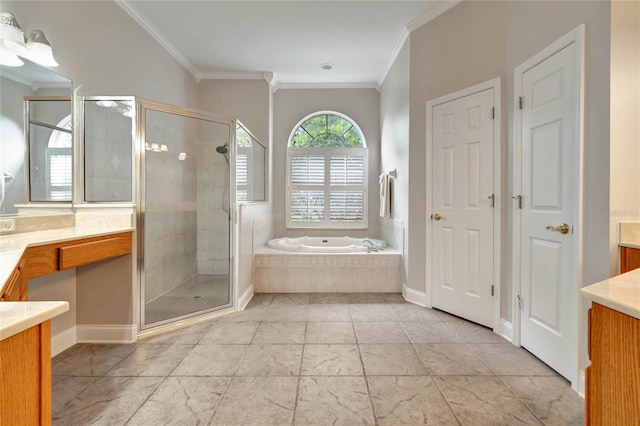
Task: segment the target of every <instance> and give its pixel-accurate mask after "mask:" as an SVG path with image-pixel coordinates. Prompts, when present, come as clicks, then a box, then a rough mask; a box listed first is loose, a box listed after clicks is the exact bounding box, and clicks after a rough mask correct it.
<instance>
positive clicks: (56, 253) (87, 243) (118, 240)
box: [27, 232, 133, 279]
mask: <svg viewBox="0 0 640 426" xmlns="http://www.w3.org/2000/svg"><path fill="white" fill-rule="evenodd" d="M132 234H133V233H132V232H123V233H120V234H113V235H105V236H103V237H92V238H83V239H78V240H75V241H65V242H62V243H56V244H47V245H44V246H36V247H29V248H28V249H27V264H28V265H29V268H28V271H29V273H28V278H29V279H31V278H37V277H41V276H43V275H48V274H52V273H54V272H58V271H61V270H63V269H70V268H75V267H76V266H81V265H85V264H87V263H91V262H98V261H101V260H105V259H108V258H110V257H116V256H121V255H123V254H127V253H131V247H132V246H131V244H132Z"/></svg>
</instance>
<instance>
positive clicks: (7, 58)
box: [0, 12, 27, 67]
mask: <svg viewBox="0 0 640 426" xmlns="http://www.w3.org/2000/svg"><path fill="white" fill-rule="evenodd" d="M26 52H27V46H26V45H25V44H24V31H22V28H21V27H20V24H18V21H17V20H16V17H15V16H13V13H9V12H2V13H1V14H0V63H1V64H2V65H7V66H10V67H20V66H22V65H24V62H22V61H21V60H20V58H18V54H21V55H24V54H25V53H26Z"/></svg>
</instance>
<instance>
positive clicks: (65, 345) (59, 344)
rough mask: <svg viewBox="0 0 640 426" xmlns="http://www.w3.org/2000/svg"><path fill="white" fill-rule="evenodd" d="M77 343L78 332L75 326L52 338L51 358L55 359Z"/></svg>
mask: <svg viewBox="0 0 640 426" xmlns="http://www.w3.org/2000/svg"><path fill="white" fill-rule="evenodd" d="M76 342H77V330H76V326H75V325H74V326H73V327H71V328H68V329H66V330H64V331H62V332H60V333H57V334H55V335H52V336H51V356H52V357H54V356H56V355H58V354H59V353H62V352H64V351H66V350H67V349H69V348H70V347H71V346H73V345H75V344H76Z"/></svg>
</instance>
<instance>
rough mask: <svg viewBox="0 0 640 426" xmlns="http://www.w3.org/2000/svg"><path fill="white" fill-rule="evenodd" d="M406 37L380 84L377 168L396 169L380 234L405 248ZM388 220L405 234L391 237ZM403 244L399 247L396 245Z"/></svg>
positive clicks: (386, 239) (406, 174)
mask: <svg viewBox="0 0 640 426" xmlns="http://www.w3.org/2000/svg"><path fill="white" fill-rule="evenodd" d="M409 53H410V51H409V41H407V42H405V44H404V46H403V47H402V49H401V50H400V53H399V54H398V57H397V59H396V61H395V62H394V64H393V66H392V67H391V69H390V70H389V74H387V77H386V79H385V80H384V83H383V84H382V87H381V88H380V138H381V143H380V172H383V171H390V170H393V169H396V171H397V178H396V179H395V180H393V181H392V185H393V189H392V194H393V196H392V205H391V218H389V219H387V218H380V238H381V239H383V240H385V241H386V242H387V243H389V244H391V245H392V246H394V245H395V247H396V248H398V249H403V250H404V252H405V253H406V252H407V243H408V239H407V238H406V236H407V235H408V234H407V233H406V232H407V231H408V229H407V227H406V225H408V223H409V181H410V175H409V93H410V87H409V66H410V61H409ZM392 220H401V221H402V224H403V225H404V227H405V229H404V231H405V238H404V239H403V240H402V241H395V240H396V238H397V236H396V235H395V233H394V232H393V231H394V229H393V225H392V224H391V223H390V222H392ZM400 244H403V245H404V246H403V247H399V245H400ZM407 260H408V257H407V256H404V257H403V262H404V263H403V268H402V279H401V282H402V283H404V284H406V283H407V276H406V271H407V266H408V263H407Z"/></svg>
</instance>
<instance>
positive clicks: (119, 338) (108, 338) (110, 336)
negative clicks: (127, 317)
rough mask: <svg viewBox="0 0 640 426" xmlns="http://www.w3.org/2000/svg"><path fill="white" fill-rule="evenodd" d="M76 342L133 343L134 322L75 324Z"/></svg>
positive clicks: (135, 327)
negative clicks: (121, 323) (123, 323)
mask: <svg viewBox="0 0 640 426" xmlns="http://www.w3.org/2000/svg"><path fill="white" fill-rule="evenodd" d="M76 328H77V330H78V332H77V337H78V343H133V342H135V341H136V340H137V334H138V327H137V325H136V324H127V325H120V324H118V325H102V324H86V325H78V326H76Z"/></svg>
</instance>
